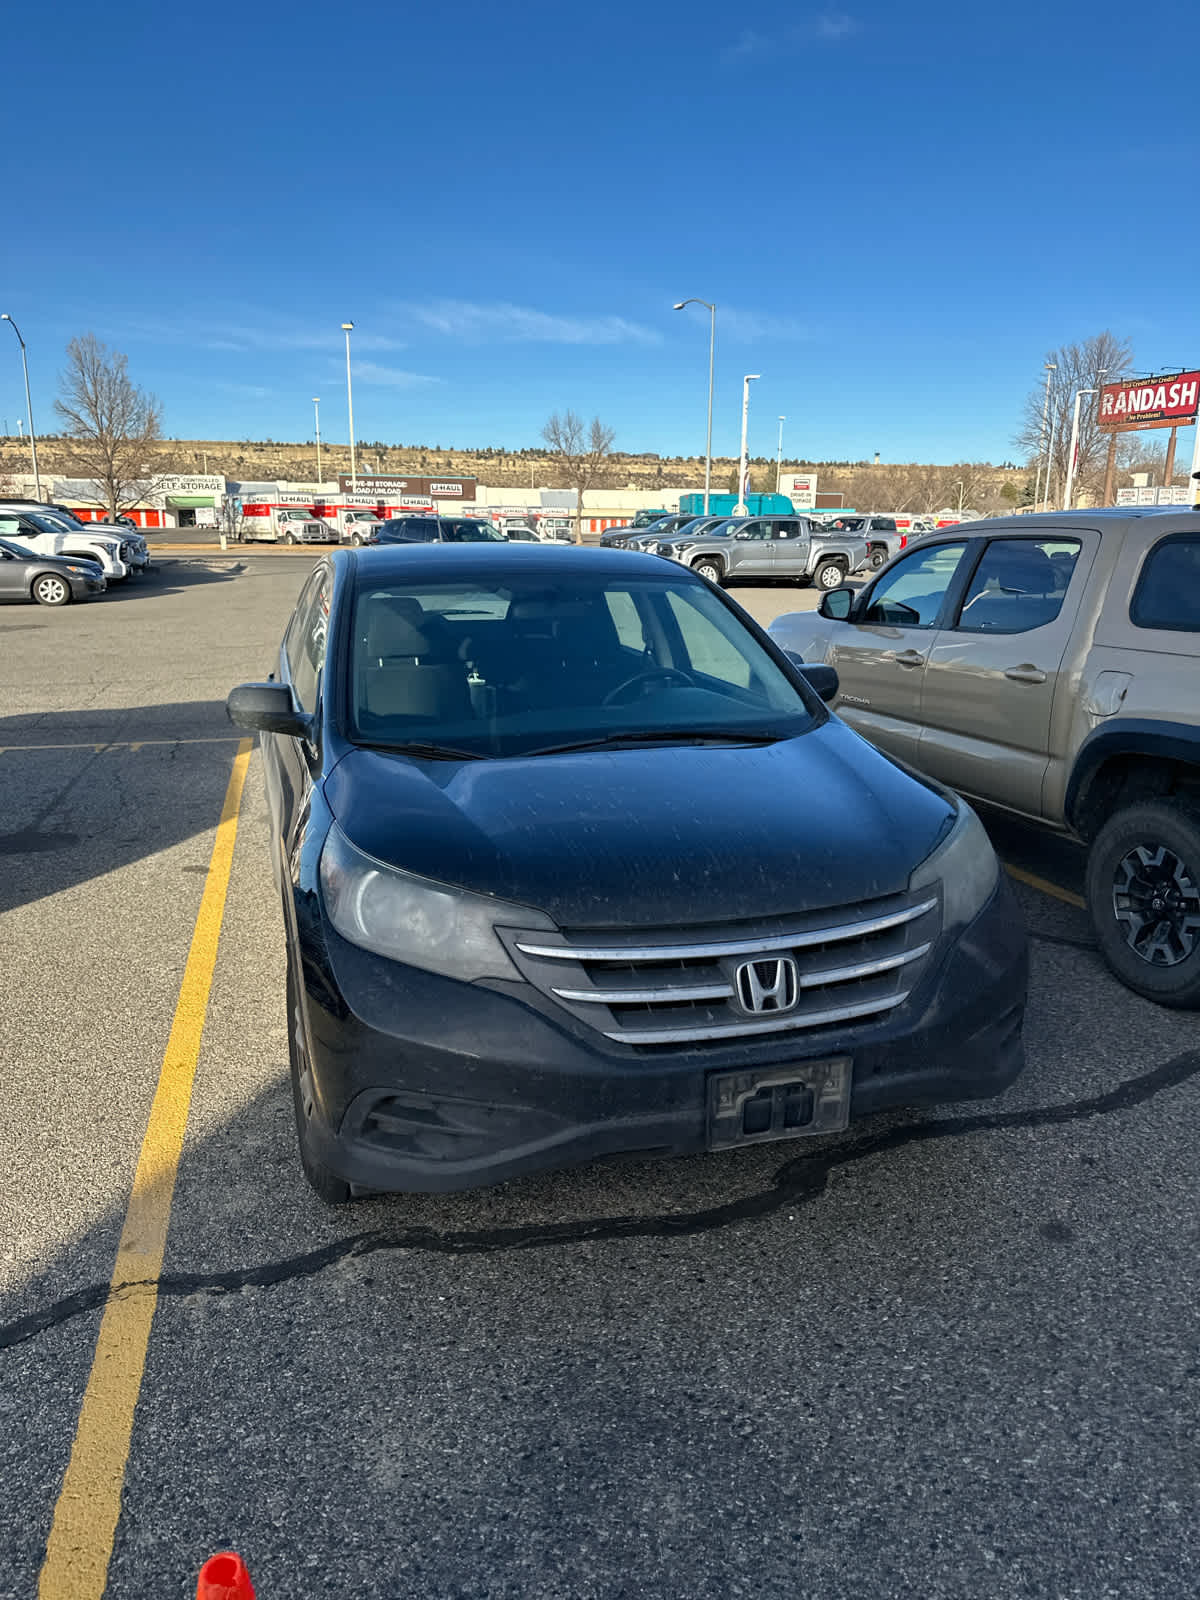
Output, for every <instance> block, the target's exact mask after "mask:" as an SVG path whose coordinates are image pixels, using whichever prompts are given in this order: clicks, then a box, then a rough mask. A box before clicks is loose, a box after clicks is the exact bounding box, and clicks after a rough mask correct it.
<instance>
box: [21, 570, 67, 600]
mask: <svg viewBox="0 0 1200 1600" xmlns="http://www.w3.org/2000/svg"><path fill="white" fill-rule="evenodd" d="M30 592H31V593H32V595H33V598H34V599H35V600H36V601H37V603H38V605H40V606H65V605H70V603H71V585H70V584H69V583H68V582H67V580H66V579H65V578H60V577H59V576H58V574H57V573H55V572H43V573H42V575H41V577H40V578H35V579H34V580H33V588H32V590H31V591H30Z"/></svg>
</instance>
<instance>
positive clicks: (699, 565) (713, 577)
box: [692, 561, 725, 584]
mask: <svg viewBox="0 0 1200 1600" xmlns="http://www.w3.org/2000/svg"><path fill="white" fill-rule="evenodd" d="M692 571H693V572H698V573H699V574H700V576H701V577H702V578H707V579H708V581H709V583H716V584H719V583H720V581H721V579H722V578H723V577H724V576H725V572H724V569H723V568H722V566H721V563H720V562H719V561H697V562H696V564H695V566H694V567H693V568H692Z"/></svg>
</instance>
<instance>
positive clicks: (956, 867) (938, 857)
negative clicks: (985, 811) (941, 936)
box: [908, 800, 1000, 927]
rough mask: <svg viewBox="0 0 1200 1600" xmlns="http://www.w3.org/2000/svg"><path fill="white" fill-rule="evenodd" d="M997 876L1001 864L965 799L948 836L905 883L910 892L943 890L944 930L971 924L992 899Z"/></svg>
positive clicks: (959, 805)
mask: <svg viewBox="0 0 1200 1600" xmlns="http://www.w3.org/2000/svg"><path fill="white" fill-rule="evenodd" d="M999 876H1000V863H999V862H998V861H997V860H996V852H995V851H994V850H993V849H992V841H991V840H990V839H989V838H988V836H987V834H986V833H985V832H984V828H983V823H982V822H980V820H979V818H978V817H977V816H976V815H975V813H974V812H973V811H972V810H971V808H970V806H969V805H968V804H967V803H966V801H965V800H960V801H959V802H958V816H957V817H956V818H955V822H954V826H953V828H951V830H950V836H949V838H947V839H946V840H945V841H944V842H943V843H942V844H940V845H939V846H938V847H937V849H936V850H935V851H934V852H933V854H932V855H929V856H926V858H925V860H924V861H922V863H921V865H920V866H919V867H918V868H917V870H916V871H915V872H914V873H913V875H912V877H911V878H910V879H909V881H908V886H909V888H910V889H912V890H917V889H933V888H936V887H937V886H938V885H939V884H940V885H941V889H942V907H943V917H944V920H945V925H946V927H951V926H954V925H958V926H960V927H961V926H962V925H963V924H965V923H968V922H971V921H973V919H974V918H975V917H977V916H978V915H979V913H980V912H981V911H982V910H983V908H984V906H985V905H986V904H987V902H988V901H989V900H990V899H991V897H992V894H993V892H994V890H995V888H996V883H997V880H998V879H999Z"/></svg>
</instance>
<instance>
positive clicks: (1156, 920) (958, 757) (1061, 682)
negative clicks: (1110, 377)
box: [770, 508, 1200, 1007]
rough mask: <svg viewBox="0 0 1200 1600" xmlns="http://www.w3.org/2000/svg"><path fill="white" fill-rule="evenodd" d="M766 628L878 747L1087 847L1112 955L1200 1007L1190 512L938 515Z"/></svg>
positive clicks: (1197, 592) (1144, 983)
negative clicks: (938, 524)
mask: <svg viewBox="0 0 1200 1600" xmlns="http://www.w3.org/2000/svg"><path fill="white" fill-rule="evenodd" d="M770 631H771V634H772V636H773V637H774V639H775V641H776V643H778V644H779V645H781V646H782V647H783V648H784V649H786V650H788V651H790V652H792V653H793V654H794V655H797V656H802V657H803V659H804V660H805V661H823V662H827V663H828V664H829V665H830V666H833V667H836V669H837V673H838V678H839V683H840V688H839V693H838V698H837V700H836V701H835V705H836V708H837V710H838V711H839V713H840V714H841V715H842V716H843V717H844V718H845V720H846V721H847V722H849V723H850V724H851V725H852V726H853V727H855V728H856V729H857V730H858V731H859V732H860V733H862V734H864V735H865V736H866V737H867V738H869V739H871V740H872V741H873V742H874V743H875V744H877V745H879V746H880V748H881V749H883V750H886V751H887V752H889V753H890V754H892V755H895V756H898V757H900V758H901V759H902V760H903V761H906V762H908V763H909V764H910V765H912V766H914V767H917V768H920V769H921V770H922V771H924V772H927V773H929V775H930V776H931V777H934V778H937V779H939V780H940V781H941V782H943V783H946V784H949V785H950V786H951V787H952V788H955V789H958V790H960V791H961V792H962V793H963V794H965V795H968V796H970V797H972V798H974V799H978V800H982V801H985V802H987V803H989V804H991V805H994V806H1002V807H1004V808H1005V809H1007V810H1009V811H1013V812H1017V813H1019V814H1020V815H1022V816H1024V817H1027V818H1033V819H1036V820H1037V821H1039V822H1041V823H1044V824H1046V825H1048V826H1049V827H1051V828H1055V829H1058V830H1061V831H1066V832H1070V833H1073V834H1075V835H1076V836H1078V837H1079V838H1081V839H1083V840H1084V841H1086V843H1087V844H1088V846H1089V852H1088V873H1087V895H1088V906H1089V910H1090V912H1091V917H1092V921H1093V923H1094V925H1095V929H1096V936H1097V938H1098V940H1099V943H1100V949H1101V951H1102V952H1103V954H1104V957H1105V959H1106V960H1107V961H1108V963H1109V965H1110V966H1111V967H1112V968H1113V970H1114V972H1116V974H1117V976H1118V977H1119V978H1121V979H1122V981H1123V982H1124V983H1126V984H1128V985H1129V987H1130V988H1131V989H1135V990H1137V991H1138V993H1139V994H1143V995H1147V996H1148V997H1149V998H1150V999H1152V1000H1157V1001H1159V1002H1161V1003H1162V1004H1163V1005H1170V1006H1184V1007H1200V510H1196V511H1187V510H1180V509H1171V510H1166V509H1161V510H1160V509H1153V510H1152V509H1149V508H1147V509H1146V510H1128V509H1124V508H1122V509H1119V510H1116V511H1076V512H1071V513H1067V512H1063V513H1061V514H1056V515H1047V516H1036V517H1015V518H1006V519H1003V520H996V521H988V522H974V523H972V524H971V525H970V529H969V531H968V530H966V529H964V528H963V527H962V526H961V525H960V526H958V527H955V528H948V529H945V530H944V531H942V532H941V533H939V534H936V535H934V536H932V537H928V538H925V539H922V540H921V542H920V543H919V544H918V545H916V546H915V548H911V549H909V550H908V551H906V552H905V553H904V554H902V555H901V556H900V557H898V558H897V559H896V560H895V561H892V562H891V563H890V564H889V565H888V566H887V567H885V568H884V569H883V571H882V572H880V573H879V575H878V576H877V577H876V578H874V579H873V581H872V582H871V583H870V584H868V585H866V586H865V587H864V588H863V589H861V590H855V589H853V588H850V587H843V588H840V589H835V590H832V591H831V592H830V593H828V594H826V595H824V596H823V597H822V600H821V605H820V609H819V611H818V612H816V613H813V612H807V613H797V614H793V615H790V616H784V617H780V618H778V619H777V621H775V622H774V623H773V624H772V625H771V630H770Z"/></svg>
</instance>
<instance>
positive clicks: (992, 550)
mask: <svg viewBox="0 0 1200 1600" xmlns="http://www.w3.org/2000/svg"><path fill="white" fill-rule="evenodd" d="M1078 559H1079V542H1078V540H1075V539H993V540H992V542H991V543H990V544H989V545H988V547H987V549H986V550H985V551H984V553H983V559H982V560H981V561H980V563H979V565H978V567H977V568H976V569H975V576H974V577H973V578H972V580H971V587H970V589H969V590H968V591H967V597H966V599H965V600H964V602H963V608H962V613H961V615H960V617H959V620H958V624H957V626H958V628H959V631H960V632H965V633H985V632H986V633H1028V632H1029V630H1030V629H1031V628H1044V627H1045V626H1046V624H1047V623H1050V622H1053V621H1054V619H1055V617H1057V616H1058V613H1059V612H1060V611H1061V610H1062V603H1063V599H1064V598H1065V596H1066V593H1067V586H1068V584H1069V583H1070V581H1071V574H1072V572H1074V570H1075V563H1076V561H1077V560H1078Z"/></svg>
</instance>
